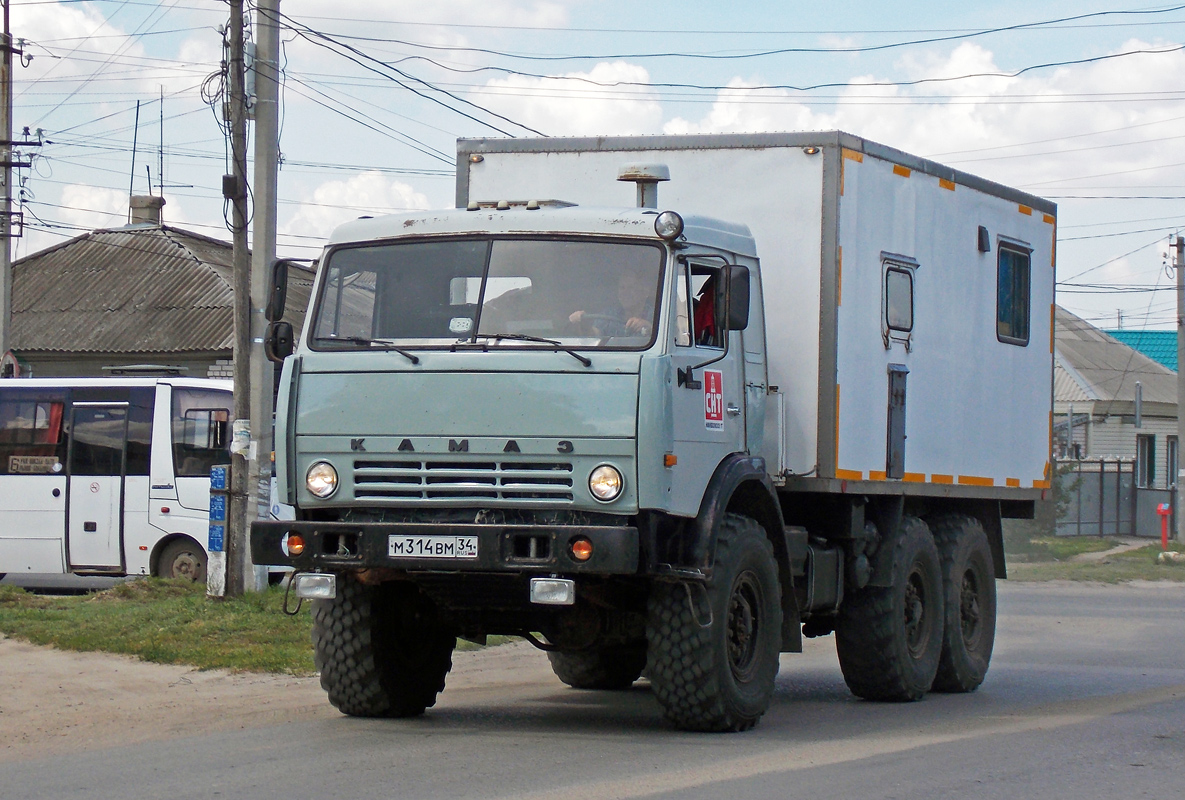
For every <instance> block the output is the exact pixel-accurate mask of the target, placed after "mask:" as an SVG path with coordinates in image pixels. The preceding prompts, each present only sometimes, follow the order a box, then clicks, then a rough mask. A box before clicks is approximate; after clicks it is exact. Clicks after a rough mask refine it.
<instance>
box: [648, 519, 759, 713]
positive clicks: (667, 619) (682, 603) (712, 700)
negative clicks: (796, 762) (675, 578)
mask: <svg viewBox="0 0 1185 800" xmlns="http://www.w3.org/2000/svg"><path fill="white" fill-rule="evenodd" d="M781 631H782V604H781V592H780V587H779V585H778V569H777V563H776V562H775V560H774V553H773V547H772V546H771V545H770V542H769V540H768V539H767V538H766V536H765V533H764V531H763V530H762V528H761V526H760V525H758V524H757V523H756V522H755V521H754V520H752V519H750V518H748V517H743V516H740V515H737V514H725V515H724V518H723V520H722V521H721V523H720V527H719V531H718V533H717V541H716V558H715V563H714V565H713V567H712V578H711V580H710V581H708V582H707V584H702V585H701V584H689V583H656V584H655V585H654V587H653V589H652V590H651V593H650V599H649V603H648V609H647V625H646V638H647V642H648V651H647V656H648V659H647V675H648V676H649V678H650V685H651V689H652V691H653V693H654V696H655V698H656V699H657V700H658V703H659V705H660V706H661V707H662V710H663V714H664V715H665V716H666V718H667V719H668V720H669V721H670V722H672V723H673V724H674V725H675V727H677V728H681V729H683V730H691V731H743V730H748V729H749V728H752V727H753V726H754V725H756V724H757V721H758V720H759V719H761V715H762V714H764V713H765V712H766V710H767V709H768V708H769V704H770V701H771V700H772V698H773V692H774V678H776V677H777V674H778V655H779V650H780V648H781Z"/></svg>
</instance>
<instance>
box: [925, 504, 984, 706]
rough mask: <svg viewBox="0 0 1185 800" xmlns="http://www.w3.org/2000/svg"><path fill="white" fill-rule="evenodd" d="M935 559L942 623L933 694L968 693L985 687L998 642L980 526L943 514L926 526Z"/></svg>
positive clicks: (953, 515)
mask: <svg viewBox="0 0 1185 800" xmlns="http://www.w3.org/2000/svg"><path fill="white" fill-rule="evenodd" d="M930 530H931V531H932V532H933V533H934V543H935V544H936V545H937V546H938V557H939V559H941V561H942V586H943V594H944V598H945V601H946V623H945V625H944V626H943V634H942V657H941V658H940V659H939V661H938V674H937V675H936V676H935V678H934V687H933V689H934V691H936V692H972V691H975V689H976V688H978V687H979V685H980V684H981V683H983V679H984V676H985V675H986V674H987V670H988V664H989V663H991V660H992V646H993V645H994V644H995V640H996V569H995V564H994V562H993V561H992V550H991V546H990V545H989V544H988V538H987V534H986V533H985V532H984V530H983V526H982V525H981V524H980V523H979V520H977V519H975V518H974V517H970V516H966V515H964V514H947V515H943V516H941V517H936V518H934V519H932V520H930Z"/></svg>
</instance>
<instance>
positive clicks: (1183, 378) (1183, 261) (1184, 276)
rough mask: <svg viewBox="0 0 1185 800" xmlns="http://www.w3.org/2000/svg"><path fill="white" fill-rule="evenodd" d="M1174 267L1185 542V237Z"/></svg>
mask: <svg viewBox="0 0 1185 800" xmlns="http://www.w3.org/2000/svg"><path fill="white" fill-rule="evenodd" d="M1173 246H1174V257H1173V267H1174V268H1175V272H1176V275H1177V498H1176V499H1177V506H1176V516H1177V541H1178V542H1180V543H1181V544H1185V481H1183V480H1182V475H1183V474H1185V471H1183V470H1182V469H1181V448H1182V446H1185V414H1182V413H1181V410H1182V409H1183V408H1185V238H1183V237H1181V236H1178V237H1177V241H1176V242H1175V243H1174V245H1173Z"/></svg>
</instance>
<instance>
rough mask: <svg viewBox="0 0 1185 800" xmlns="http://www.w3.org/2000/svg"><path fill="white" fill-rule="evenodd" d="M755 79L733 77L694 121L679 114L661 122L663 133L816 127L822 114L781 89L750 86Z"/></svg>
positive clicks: (815, 128) (754, 130)
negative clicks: (703, 113) (662, 123)
mask: <svg viewBox="0 0 1185 800" xmlns="http://www.w3.org/2000/svg"><path fill="white" fill-rule="evenodd" d="M756 85H759V84H757V83H755V82H751V81H745V80H742V79H741V78H733V79H732V80H731V81H729V82H728V86H729V88H727V89H722V90H720V91H719V92H718V93H717V95H716V101H715V102H714V103H712V109H711V111H709V112H708V114H707V116H706V117H704V118H703V119H701V120H699V121H698V122H691V121H688V120H686V119H683V118H682V117H675V118H674V119H672V120H670V121H669V122H667V123H666V124H665V125H663V133H670V134H680V133H753V132H757V131H801V130H818V129H819V128H820V126H821V125H822V124H823V119H824V118H823V117H821V116H819V115H816V114H814V113H813V112H812V111H811V110H810V108H808V107H807V106H805V105H803V104H802V103H800V102H797V101H796V100H795V99H794V96H793V95H792V94H791V93H790V92H789V91H786V90H785V89H751V88H748V87H752V86H756Z"/></svg>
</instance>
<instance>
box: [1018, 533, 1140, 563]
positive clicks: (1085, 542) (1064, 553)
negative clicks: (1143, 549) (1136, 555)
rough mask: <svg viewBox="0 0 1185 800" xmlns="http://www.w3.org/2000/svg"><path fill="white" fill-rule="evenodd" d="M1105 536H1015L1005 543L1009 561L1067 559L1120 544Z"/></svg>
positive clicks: (1099, 551) (1098, 551)
mask: <svg viewBox="0 0 1185 800" xmlns="http://www.w3.org/2000/svg"><path fill="white" fill-rule="evenodd" d="M1118 544H1119V542H1118V541H1116V540H1114V539H1108V538H1106V537H1103V536H1034V537H1031V538H1030V537H1023V538H1021V537H1014V538H1012V539H1010V540H1009V541H1007V542H1006V543H1005V551H1006V553H1007V555H1008V558H1009V561H1010V562H1011V561H1065V560H1066V559H1069V558H1073V557H1074V556H1078V555H1082V554H1084V553H1101V552H1103V551H1105V550H1110V549H1111V548H1112V547H1115V546H1116V545H1118Z"/></svg>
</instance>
